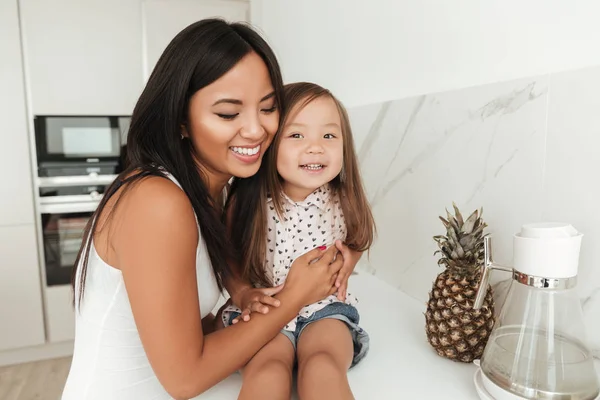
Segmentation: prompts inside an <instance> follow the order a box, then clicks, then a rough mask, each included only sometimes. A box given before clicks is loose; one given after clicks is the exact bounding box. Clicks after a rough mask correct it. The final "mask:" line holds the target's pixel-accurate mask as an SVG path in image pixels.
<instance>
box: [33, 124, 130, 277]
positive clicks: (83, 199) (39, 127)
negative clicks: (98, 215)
mask: <svg viewBox="0 0 600 400" xmlns="http://www.w3.org/2000/svg"><path fill="white" fill-rule="evenodd" d="M34 128H35V145H36V155H37V180H36V183H37V191H38V196H37V197H38V205H37V209H38V216H39V219H40V228H41V229H40V230H41V233H40V237H41V242H42V247H43V264H44V270H45V274H44V276H45V280H46V282H45V283H46V286H47V287H51V286H60V285H68V284H69V283H70V282H71V274H72V270H73V266H74V263H75V259H76V258H77V254H78V252H79V249H80V247H81V244H82V241H83V234H84V230H85V227H86V225H87V223H88V221H89V219H90V217H91V216H92V214H93V213H94V211H95V210H96V208H97V207H98V204H99V203H100V200H101V198H102V195H103V193H104V191H105V189H106V188H107V187H108V185H110V184H111V183H112V182H113V181H114V179H115V178H116V176H117V175H118V174H119V173H120V172H121V171H122V170H123V168H124V161H123V160H124V149H125V144H126V138H127V131H128V129H129V117H125V116H105V117H101V116H91V117H83V116H36V117H35V121H34Z"/></svg>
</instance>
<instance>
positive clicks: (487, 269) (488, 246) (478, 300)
mask: <svg viewBox="0 0 600 400" xmlns="http://www.w3.org/2000/svg"><path fill="white" fill-rule="evenodd" d="M483 256H484V260H483V265H482V266H481V281H480V282H479V288H478V289H477V294H476V295H475V304H473V309H474V310H479V309H480V308H481V306H482V305H483V300H484V299H485V295H486V294H487V287H488V284H489V281H490V276H491V274H492V270H493V269H498V270H501V271H506V272H513V269H512V268H511V267H505V266H503V265H500V264H495V263H494V261H493V260H492V238H491V237H489V236H486V237H484V238H483Z"/></svg>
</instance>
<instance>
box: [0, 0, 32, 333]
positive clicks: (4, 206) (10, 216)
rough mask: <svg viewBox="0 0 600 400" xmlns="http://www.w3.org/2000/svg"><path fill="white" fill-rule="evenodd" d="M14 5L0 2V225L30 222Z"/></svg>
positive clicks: (12, 1) (26, 143) (26, 140)
mask: <svg viewBox="0 0 600 400" xmlns="http://www.w3.org/2000/svg"><path fill="white" fill-rule="evenodd" d="M17 5H18V3H17V0H7V1H1V2H0V60H1V61H0V123H1V128H0V172H1V173H2V178H1V179H0V182H1V183H0V226H5V225H19V224H33V223H34V208H33V188H32V185H31V157H30V153H29V137H28V130H27V111H26V103H25V87H24V85H25V82H24V78H23V64H22V61H21V39H20V36H19V14H18V7H17ZM0 279H1V278H0ZM0 323H1V320H0Z"/></svg>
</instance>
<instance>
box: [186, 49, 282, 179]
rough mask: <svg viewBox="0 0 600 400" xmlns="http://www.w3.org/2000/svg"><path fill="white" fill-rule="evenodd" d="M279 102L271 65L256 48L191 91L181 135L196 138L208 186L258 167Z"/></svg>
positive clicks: (272, 130)
mask: <svg viewBox="0 0 600 400" xmlns="http://www.w3.org/2000/svg"><path fill="white" fill-rule="evenodd" d="M275 104H276V103H275V96H274V92H273V85H272V83H271V78H270V76H269V71H268V69H267V66H266V65H265V63H264V61H263V60H262V59H261V58H260V56H258V55H257V54H256V53H254V52H252V53H249V54H248V55H246V56H245V57H244V58H242V59H241V60H240V62H238V63H237V64H236V65H235V66H234V67H233V68H232V69H231V70H229V71H228V72H227V73H226V74H225V75H223V76H222V77H220V78H219V79H217V80H216V81H215V82H213V83H211V84H210V85H208V86H206V87H204V88H202V89H200V90H198V91H197V92H196V93H195V94H194V95H193V96H192V97H191V99H190V104H189V112H188V115H189V121H187V126H186V127H184V129H183V135H184V136H187V137H188V138H189V139H190V140H191V141H192V143H193V145H194V148H195V150H196V154H197V155H198V157H199V158H200V160H201V162H202V167H203V169H204V170H205V172H206V173H207V175H208V178H209V184H210V186H213V184H217V185H218V184H220V183H223V184H224V183H225V182H226V181H227V180H229V179H230V178H231V176H237V177H241V178H246V177H249V176H252V175H254V174H255V173H256V172H257V171H258V168H259V167H260V164H261V161H262V157H263V154H264V152H265V150H266V149H267V148H268V147H269V145H270V144H271V141H272V140H273V136H274V135H275V132H276V131H277V128H278V123H279V113H278V110H277V109H276V107H275Z"/></svg>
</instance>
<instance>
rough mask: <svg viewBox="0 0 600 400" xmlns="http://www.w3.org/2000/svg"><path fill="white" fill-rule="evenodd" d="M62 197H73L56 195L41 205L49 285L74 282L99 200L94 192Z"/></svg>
mask: <svg viewBox="0 0 600 400" xmlns="http://www.w3.org/2000/svg"><path fill="white" fill-rule="evenodd" d="M61 197H70V199H60V198H59V197H54V198H52V199H51V200H53V201H50V202H46V203H45V204H40V216H41V223H42V225H41V226H42V240H43V247H44V263H45V271H46V285H47V286H56V285H68V284H70V283H71V275H72V272H73V266H74V265H75V260H76V258H77V254H78V253H79V249H80V248H81V244H82V242H83V235H84V231H85V228H86V226H87V223H88V221H89V220H90V217H91V216H92V215H93V213H94V211H95V210H96V208H97V207H98V202H99V200H98V199H93V198H92V197H93V196H91V195H89V196H61ZM84 197H85V198H84ZM48 200H50V199H48ZM60 200H69V201H60Z"/></svg>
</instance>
